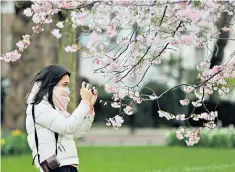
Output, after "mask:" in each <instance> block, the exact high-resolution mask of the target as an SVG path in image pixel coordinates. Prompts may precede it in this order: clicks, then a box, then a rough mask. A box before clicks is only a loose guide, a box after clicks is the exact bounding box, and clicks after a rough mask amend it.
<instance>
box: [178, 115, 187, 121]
mask: <svg viewBox="0 0 235 172" xmlns="http://www.w3.org/2000/svg"><path fill="white" fill-rule="evenodd" d="M176 119H177V120H181V121H184V120H185V114H179V115H176Z"/></svg>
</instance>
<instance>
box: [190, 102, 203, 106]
mask: <svg viewBox="0 0 235 172" xmlns="http://www.w3.org/2000/svg"><path fill="white" fill-rule="evenodd" d="M192 105H193V106H194V107H200V106H202V104H201V103H200V101H196V102H192Z"/></svg>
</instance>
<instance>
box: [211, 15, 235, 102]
mask: <svg viewBox="0 0 235 172" xmlns="http://www.w3.org/2000/svg"><path fill="white" fill-rule="evenodd" d="M232 18H233V16H232V15H229V14H228V12H223V13H222V14H221V17H220V20H219V21H218V23H217V24H216V26H217V28H218V30H219V31H220V33H221V34H220V35H219V38H218V39H217V41H216V43H215V47H214V50H213V53H212V58H211V65H210V69H212V68H213V67H214V66H216V65H220V64H221V63H222V61H223V58H224V48H225V46H226V45H227V43H228V38H229V32H224V31H223V30H222V28H223V27H230V23H231V20H232ZM218 98H219V96H218V93H214V94H212V95H211V96H210V98H209V100H210V101H216V100H218Z"/></svg>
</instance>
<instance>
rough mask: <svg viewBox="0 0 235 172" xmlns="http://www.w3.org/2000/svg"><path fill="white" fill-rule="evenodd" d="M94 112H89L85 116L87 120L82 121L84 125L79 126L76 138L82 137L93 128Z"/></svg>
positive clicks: (75, 134)
mask: <svg viewBox="0 0 235 172" xmlns="http://www.w3.org/2000/svg"><path fill="white" fill-rule="evenodd" d="M94 115H95V114H94V113H93V114H87V115H86V116H85V120H84V122H83V123H82V125H80V126H79V128H78V130H77V131H76V132H75V133H74V135H73V136H74V138H81V137H83V136H84V135H86V134H87V133H88V132H89V131H90V128H91V125H92V122H93V121H94Z"/></svg>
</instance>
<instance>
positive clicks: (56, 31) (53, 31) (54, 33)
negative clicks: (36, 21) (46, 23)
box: [51, 29, 62, 39]
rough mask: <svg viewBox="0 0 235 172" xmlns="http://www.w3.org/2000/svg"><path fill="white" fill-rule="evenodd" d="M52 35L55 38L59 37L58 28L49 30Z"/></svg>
mask: <svg viewBox="0 0 235 172" xmlns="http://www.w3.org/2000/svg"><path fill="white" fill-rule="evenodd" d="M51 33H52V35H53V36H55V37H56V38H57V39H59V38H61V36H62V35H61V34H60V30H59V29H54V30H52V31H51Z"/></svg>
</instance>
